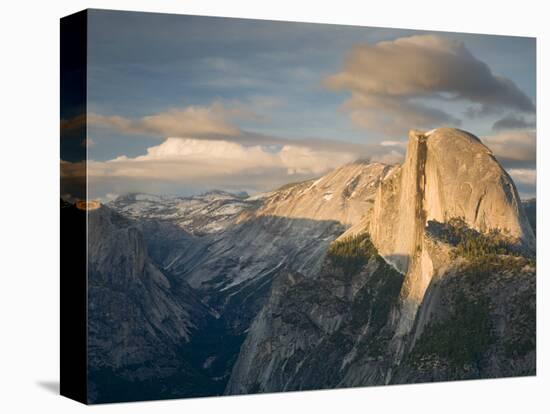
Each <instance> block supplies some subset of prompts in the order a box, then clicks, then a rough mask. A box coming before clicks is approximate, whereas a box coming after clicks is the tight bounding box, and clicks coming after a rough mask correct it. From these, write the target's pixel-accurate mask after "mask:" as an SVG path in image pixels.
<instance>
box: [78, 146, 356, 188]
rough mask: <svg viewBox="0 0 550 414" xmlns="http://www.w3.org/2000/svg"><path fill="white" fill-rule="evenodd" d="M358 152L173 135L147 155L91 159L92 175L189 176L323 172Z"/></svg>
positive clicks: (173, 179) (348, 159)
mask: <svg viewBox="0 0 550 414" xmlns="http://www.w3.org/2000/svg"><path fill="white" fill-rule="evenodd" d="M355 158H356V156H355V154H352V153H348V152H334V151H324V150H314V149H311V148H308V147H302V146H299V145H284V146H281V147H264V146H259V145H253V146H245V145H242V144H238V143H234V142H229V141H223V140H205V139H202V140H199V139H194V138H168V139H166V140H165V141H164V142H163V143H162V144H160V145H157V146H153V147H150V148H149V149H148V150H147V154H145V155H141V156H138V157H135V158H129V157H126V156H121V157H117V158H115V159H112V160H109V161H105V162H97V161H89V162H88V174H89V175H90V176H92V177H127V178H148V179H160V180H168V181H180V182H181V181H185V180H190V181H192V180H194V179H204V178H211V179H213V178H216V177H222V176H223V177H228V176H231V175H239V174H240V175H241V176H242V175H243V174H251V175H254V176H256V177H255V178H257V176H258V175H262V174H279V175H281V174H282V175H286V176H292V175H319V174H323V173H325V172H326V171H328V170H330V169H332V168H335V167H338V166H340V165H342V164H345V163H348V162H351V161H353V160H354V159H355Z"/></svg>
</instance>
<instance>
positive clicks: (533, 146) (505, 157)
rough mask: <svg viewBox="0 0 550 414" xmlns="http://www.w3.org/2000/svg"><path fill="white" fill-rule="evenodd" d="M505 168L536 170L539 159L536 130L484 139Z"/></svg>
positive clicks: (502, 133) (505, 133) (505, 132)
mask: <svg viewBox="0 0 550 414" xmlns="http://www.w3.org/2000/svg"><path fill="white" fill-rule="evenodd" d="M482 141H483V142H484V143H485V145H487V146H488V147H489V148H490V149H491V150H492V151H493V154H494V155H495V156H496V157H497V158H498V160H499V161H500V162H501V163H502V165H503V167H504V168H526V167H529V168H534V166H535V163H536V159H537V139H536V132H535V130H532V129H531V130H517V131H503V132H500V133H497V134H495V135H491V136H486V137H482Z"/></svg>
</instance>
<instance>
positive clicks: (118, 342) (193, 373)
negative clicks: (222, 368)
mask: <svg viewBox="0 0 550 414" xmlns="http://www.w3.org/2000/svg"><path fill="white" fill-rule="evenodd" d="M214 319H215V315H214V313H213V312H212V311H211V310H210V309H209V308H208V307H207V306H205V305H204V304H203V303H202V301H201V300H200V299H199V297H198V296H197V294H196V293H195V292H194V291H193V289H192V288H191V287H190V286H189V285H188V284H187V283H185V282H184V281H182V280H176V279H174V278H171V277H170V275H169V274H166V273H165V272H164V271H162V270H161V269H159V268H158V267H157V266H156V264H155V263H154V262H153V261H152V260H151V258H150V256H149V254H148V250H147V246H146V243H145V240H144V237H143V235H142V232H141V230H140V227H139V225H138V224H137V223H135V222H134V221H132V220H129V219H127V218H124V217H122V216H121V215H119V214H117V213H115V212H114V211H112V210H111V209H109V208H108V207H106V206H101V207H99V208H98V209H95V210H91V211H88V366H89V374H90V377H89V378H90V381H89V398H90V401H93V402H108V401H120V400H121V399H122V400H135V399H148V398H166V396H167V395H168V396H169V395H181V394H182V393H184V392H185V393H188V394H189V395H197V396H198V395H207V394H210V393H212V391H213V390H216V383H215V381H212V380H211V379H210V378H209V377H208V375H207V374H206V373H205V372H202V371H201V370H200V365H199V366H197V362H199V361H196V360H195V359H194V358H193V356H195V357H196V354H191V355H189V354H187V353H186V352H185V350H186V349H188V348H190V347H191V345H190V344H191V343H192V342H193V334H194V333H195V332H197V331H200V330H202V329H204V328H205V327H206V326H207V325H209V324H210V323H211V321H212V320H214ZM188 384H196V385H195V386H192V387H189V385H188ZM130 385H131V386H130Z"/></svg>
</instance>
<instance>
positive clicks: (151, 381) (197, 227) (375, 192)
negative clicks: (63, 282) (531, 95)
mask: <svg viewBox="0 0 550 414" xmlns="http://www.w3.org/2000/svg"><path fill="white" fill-rule="evenodd" d="M535 211H536V202H535V201H534V200H530V201H527V202H523V203H522V202H521V201H520V199H519V196H518V193H517V191H516V188H515V185H514V183H513V182H512V180H511V179H510V177H509V176H508V174H506V172H505V171H504V170H503V169H502V167H501V166H500V165H499V164H498V162H497V161H496V159H495V158H494V156H493V155H492V153H491V152H490V150H489V149H488V148H487V147H485V146H484V145H483V144H482V143H481V141H479V139H478V138H477V137H475V136H473V135H471V134H468V133H466V132H464V131H460V130H456V129H448V128H441V129H437V130H434V131H430V132H429V133H423V132H418V131H411V133H410V135H409V144H408V149H407V156H406V160H405V162H404V163H403V164H402V165H384V164H380V163H366V162H356V163H352V164H348V165H345V166H343V167H341V168H339V169H336V170H334V171H332V172H330V173H329V174H327V175H325V176H323V177H321V178H319V179H316V180H310V181H306V182H302V183H297V184H291V185H288V186H284V187H282V188H280V189H278V190H276V191H273V192H270V193H266V194H261V195H259V196H254V197H249V196H248V195H247V194H239V195H235V194H230V193H227V192H222V191H216V192H210V193H206V194H203V195H200V196H194V197H157V196H150V195H144V194H129V195H125V196H122V197H119V198H118V199H116V200H114V201H112V202H110V203H108V204H107V205H102V206H101V207H100V208H98V209H96V210H93V211H89V212H88V214H89V257H88V260H89V269H90V270H89V271H90V274H89V285H90V286H89V352H90V360H89V366H90V379H91V386H90V388H91V389H90V391H91V395H92V396H93V399H94V401H96V402H101V401H114V400H120V399H126V400H135V399H145V398H166V397H186V396H199V395H218V394H222V393H225V394H242V393H255V392H276V391H285V390H303V389H320V388H335V387H340V386H362V385H381V384H391V383H413V382H425V381H444V380H454V379H468V378H493V377H502V376H518V375H534V374H535V367H536V363H535V362H536V360H535V351H536V349H535V314H536V312H535V302H536V301H535V291H536V289H535V281H536V271H535V268H536V263H535V256H534V254H535V237H534V231H535V230H536V225H535V223H536V214H535Z"/></svg>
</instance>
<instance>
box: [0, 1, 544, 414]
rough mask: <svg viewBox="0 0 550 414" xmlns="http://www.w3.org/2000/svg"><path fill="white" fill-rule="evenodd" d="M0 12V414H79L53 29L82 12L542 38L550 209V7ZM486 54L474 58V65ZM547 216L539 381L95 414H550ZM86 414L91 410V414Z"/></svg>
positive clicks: (182, 5) (65, 4)
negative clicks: (67, 375)
mask: <svg viewBox="0 0 550 414" xmlns="http://www.w3.org/2000/svg"><path fill="white" fill-rule="evenodd" d="M2 4H3V8H2V12H1V14H0V30H1V33H2V34H1V36H0V42H1V48H0V68H1V69H0V70H1V72H0V99H1V102H2V106H1V108H0V113H1V117H0V120H1V121H0V180H1V181H0V201H1V202H0V209H1V210H0V411H1V412H4V413H14V412H25V413H36V412H58V413H65V412H80V411H81V410H82V411H83V410H84V409H86V408H85V407H84V406H82V405H80V404H78V403H75V402H73V401H70V400H68V399H65V398H62V397H59V396H58V395H56V393H57V391H55V389H56V388H57V385H56V383H58V381H59V373H58V372H59V368H58V366H59V356H58V354H59V339H58V338H59V324H58V319H59V259H58V257H59V250H58V244H59V235H58V226H59V221H58V220H59V219H58V217H59V184H58V183H59V179H58V158H59V143H58V128H59V121H58V117H59V110H58V108H59V92H58V90H59V81H58V78H59V74H58V71H59V67H58V62H59V48H58V43H59V42H58V39H59V21H58V19H59V18H60V17H61V16H64V15H66V14H70V13H72V12H75V11H78V10H80V9H83V8H86V7H96V8H116V9H127V10H141V11H162V12H170V13H187V14H202V15H218V16H231V17H250V18H265V19H280V20H293V21H311V22H326V23H341V24H355V25H365V26H383V27H403V28H414V29H434V30H451V31H465V32H480V33H495V34H506V35H527V36H537V37H538V60H539V62H538V64H539V65H538V87H539V89H538V96H537V106H538V119H537V121H538V144H539V147H538V148H539V151H538V155H539V163H538V184H539V189H538V197H537V198H538V206H539V213H541V212H542V209H544V206H546V205H547V204H548V203H547V202H546V200H547V199H548V192H547V191H545V189H546V187H547V186H546V185H545V183H544V179H545V176H546V175H548V167H547V165H548V164H545V161H544V160H546V162H550V154H549V153H548V148H549V146H548V144H547V143H546V140H547V139H550V137H549V136H548V135H549V122H548V116H549V112H550V103H549V102H550V95H549V89H548V85H549V84H550V78H549V77H550V62H549V60H550V59H549V56H550V34H549V30H548V27H549V24H548V15H550V12H549V11H548V10H545V5H546V4H547V2H544V1H540V0H538V1H530V0H522V1H515V2H505V1H502V0H500V1H481V0H477V1H471V0H460V1H454V2H445V1H442V0H433V1H425V0H413V1H410V0H409V1H390V0H387V1H370V2H369V1H365V0H364V1H348V0H337V1H331V2H325V3H322V2H321V1H320V0H317V1H298V0H277V1H275V0H272V1H245V0H230V1H223V0H218V1H214V0H180V1H175V0H155V1H151V0H150V1H144V0H133V1H124V0H110V1H106V0H105V1H99V0H98V1H92V0H90V1H84V0H82V1H81V0H62V1H59V0H56V1H35V2H31V1H25V0H11V1H10V0H8V1H4V2H3V3H2ZM480 57H481V58H483V57H482V56H480ZM549 222H550V221H549V220H544V218H543V217H542V216H541V214H539V225H538V226H537V227H538V228H539V231H538V235H539V240H538V247H539V253H538V275H539V276H538V293H539V294H538V320H539V324H538V350H539V355H538V376H537V377H536V378H521V379H501V380H483V381H470V382H459V383H444V384H430V385H406V386H391V387H377V388H376V387H375V388H362V389H349V390H339V391H323V392H307V393H291V394H285V395H282V394H278V395H263V396H249V397H225V398H208V399H196V400H173V401H161V402H148V403H131V404H114V405H107V406H100V407H94V408H91V410H93V411H94V412H103V413H107V412H109V413H110V412H117V413H126V412H132V413H141V412H155V413H157V412H180V413H181V412H191V413H193V412H201V413H203V414H204V413H210V412H215V413H220V412H223V413H231V412H239V413H243V412H256V413H262V414H263V413H272V412H273V413H275V412H277V413H281V412H282V413H310V412H315V413H325V412H326V413H341V412H344V411H346V412H355V411H361V412H385V413H394V412H398V411H407V412H412V413H415V412H422V413H445V414H451V413H465V412H472V413H518V412H524V413H539V412H549V411H548V410H549V409H550V401H549V400H550V399H549V398H548V394H550V381H549V378H550V372H549V369H550V368H549V364H548V360H549V355H550V354H549V351H550V350H549V349H548V347H549V344H550V339H549V335H548V327H549V326H550V323H549V320H550V308H549V306H548V300H549V297H550V295H549V291H548V290H549V286H550V284H549V283H548V282H546V280H545V277H544V276H545V273H546V275H548V265H549V263H550V261H549V259H548V258H547V257H548V253H549V251H548V243H546V244H545V245H543V241H542V238H543V237H544V235H545V234H549V231H548V223H549ZM88 409H89V410H90V408H88Z"/></svg>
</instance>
